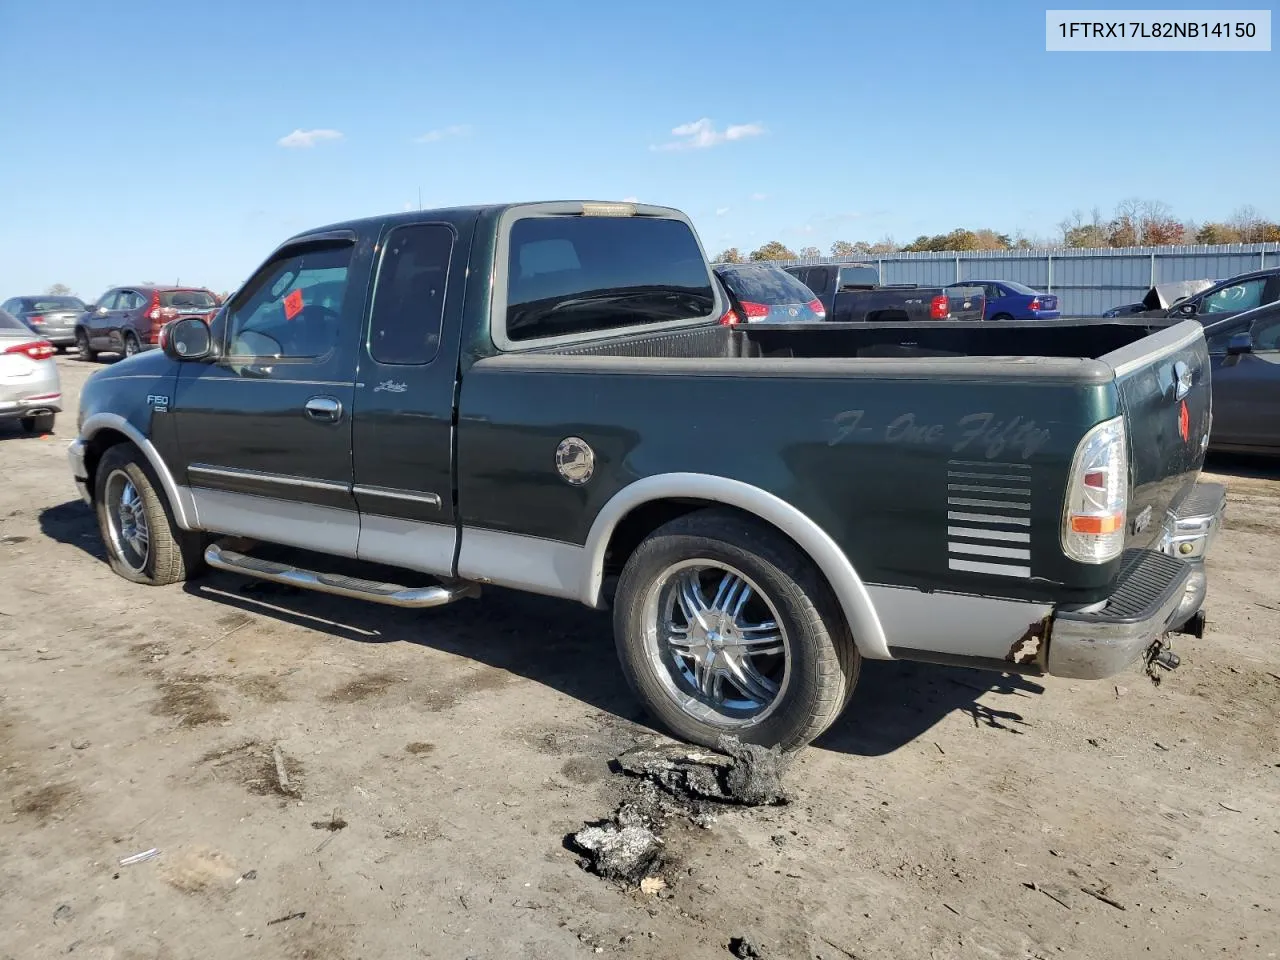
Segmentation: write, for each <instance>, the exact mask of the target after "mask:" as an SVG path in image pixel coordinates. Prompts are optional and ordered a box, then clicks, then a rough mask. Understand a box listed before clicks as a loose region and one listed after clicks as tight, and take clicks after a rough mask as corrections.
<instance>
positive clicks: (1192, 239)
mask: <svg viewBox="0 0 1280 960" xmlns="http://www.w3.org/2000/svg"><path fill="white" fill-rule="evenodd" d="M1058 231H1059V236H1058V237H1055V238H1053V239H1050V240H1046V239H1039V238H1035V237H1028V236H1024V235H1023V234H1021V233H1015V234H1013V235H1010V234H1007V233H999V232H997V231H995V230H992V229H989V228H983V229H980V230H970V229H967V228H965V227H959V228H957V229H955V230H952V231H951V232H949V233H939V234H934V235H933V236H929V235H928V234H921V235H920V236H918V237H916V238H915V239H914V240H912V241H911V242H910V243H905V244H898V243H896V242H895V241H894V240H893V238H892V237H885V238H883V239H881V240H877V241H875V242H874V243H872V242H869V241H866V240H858V241H854V242H852V243H851V242H850V241H848V240H837V241H836V242H835V243H833V244H831V247H830V248H829V250H828V252H827V254H826V255H827V256H831V257H837V258H847V257H874V256H883V255H886V254H891V253H923V252H939V251H943V250H946V251H953V250H954V251H964V250H1029V249H1032V248H1033V247H1054V246H1061V247H1075V248H1096V247H1142V246H1166V245H1170V244H1192V243H1195V244H1219V243H1267V242H1280V223H1276V222H1274V221H1271V220H1268V219H1266V218H1265V217H1263V216H1262V214H1260V213H1259V212H1258V211H1257V210H1256V209H1255V208H1253V207H1241V208H1239V209H1238V210H1236V212H1235V213H1233V214H1232V215H1231V216H1230V217H1229V218H1227V219H1225V220H1213V221H1208V222H1206V223H1195V222H1194V221H1191V220H1181V219H1179V218H1177V217H1175V216H1174V215H1173V211H1172V209H1171V208H1170V207H1169V205H1168V204H1166V203H1164V202H1162V201H1159V200H1124V201H1121V202H1120V203H1119V204H1117V205H1116V208H1115V210H1114V211H1113V213H1112V214H1111V216H1110V217H1105V216H1103V214H1102V211H1101V210H1099V209H1098V208H1097V207H1094V208H1093V210H1092V211H1090V213H1088V214H1085V213H1084V212H1083V211H1081V210H1076V211H1073V212H1072V213H1071V215H1070V216H1069V217H1066V218H1065V219H1063V220H1062V222H1060V223H1059V224H1058ZM821 256H823V252H822V251H821V250H820V249H818V248H817V247H814V246H808V247H801V248H800V250H799V251H796V250H793V249H791V248H790V247H788V246H787V245H786V244H784V243H782V242H781V241H779V240H770V241H769V242H768V243H766V244H763V245H761V246H759V247H757V248H756V249H755V250H752V251H750V252H749V253H747V254H745V255H744V254H743V253H742V251H741V250H740V249H739V248H737V247H729V248H728V249H726V250H723V251H721V253H720V255H719V256H718V257H716V262H717V263H743V262H746V261H750V260H755V261H758V260H798V259H802V258H812V257H821Z"/></svg>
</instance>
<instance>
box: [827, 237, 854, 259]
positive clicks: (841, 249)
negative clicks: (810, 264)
mask: <svg viewBox="0 0 1280 960" xmlns="http://www.w3.org/2000/svg"><path fill="white" fill-rule="evenodd" d="M855 252H856V251H855V250H854V245H853V244H852V243H850V242H849V241H848V240H837V241H836V242H835V243H833V244H832V245H831V256H833V257H852V256H853V255H854V253H855Z"/></svg>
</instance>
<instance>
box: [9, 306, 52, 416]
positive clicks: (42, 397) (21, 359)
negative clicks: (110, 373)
mask: <svg viewBox="0 0 1280 960" xmlns="http://www.w3.org/2000/svg"><path fill="white" fill-rule="evenodd" d="M57 352H58V351H57V348H56V347H54V346H53V344H51V343H49V341H47V340H42V339H40V337H39V336H38V335H37V334H34V333H32V332H31V331H30V330H29V329H28V328H27V327H26V326H25V325H24V324H22V323H21V322H19V321H18V320H17V319H16V318H15V317H14V316H13V315H12V314H8V313H5V312H4V311H3V310H0V420H18V421H20V422H21V423H22V429H24V430H26V431H27V432H28V433H52V432H53V420H54V416H55V415H56V414H57V413H58V412H59V411H60V410H61V409H62V386H61V384H60V383H59V381H58V366H57V364H56V363H54V360H53V357H54V355H55V354H56V353H57Z"/></svg>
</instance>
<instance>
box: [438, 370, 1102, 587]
mask: <svg viewBox="0 0 1280 960" xmlns="http://www.w3.org/2000/svg"><path fill="white" fill-rule="evenodd" d="M558 359H560V358H555V357H545V358H541V359H538V358H523V357H519V356H511V355H509V356H505V357H495V358H492V359H490V360H482V361H480V362H478V363H476V364H474V365H473V366H471V367H470V368H469V370H468V372H467V374H466V376H465V378H464V380H463V385H462V392H461V402H460V414H459V428H458V491H459V494H458V495H459V510H460V514H461V521H462V523H463V524H464V525H465V526H468V527H482V528H487V529H492V530H498V531H504V532H510V533H519V534H524V535H530V536H536V537H541V538H546V539H550V540H555V541H561V542H566V543H572V544H582V543H584V542H585V540H586V538H587V535H588V532H589V530H590V527H591V524H592V522H593V520H594V519H595V517H596V515H597V514H598V513H599V511H600V510H601V508H602V507H603V506H604V504H605V503H607V502H608V500H609V499H610V498H611V497H612V496H613V495H614V494H615V493H617V492H618V491H619V490H621V489H622V488H623V487H625V486H626V485H628V484H630V483H632V482H634V481H636V480H638V479H640V478H643V477H647V476H651V475H655V474H662V473H674V472H693V473H705V474H711V475H715V476H723V477H728V478H732V479H735V480H740V481H743V482H747V483H750V484H753V485H755V486H757V487H760V488H761V489H763V490H766V491H768V492H770V493H772V494H774V495H776V496H778V497H780V498H782V499H783V500H786V501H787V502H789V503H791V504H792V505H794V506H796V507H797V508H798V509H800V510H801V511H802V512H803V513H805V514H806V515H808V516H809V517H810V518H811V519H813V520H814V521H815V522H816V523H817V524H818V525H819V526H820V527H822V528H823V529H824V530H825V531H826V532H827V533H828V534H829V535H830V536H831V537H832V538H833V539H834V540H835V541H836V542H837V544H839V545H840V547H841V548H842V549H843V550H844V551H845V552H846V554H847V555H848V556H849V557H850V559H851V561H852V562H853V564H854V566H855V568H856V569H857V570H858V573H859V575H860V576H861V578H862V579H863V580H864V582H867V583H883V584H893V585H910V586H916V587H919V588H922V589H925V590H935V589H941V590H953V591H958V592H971V593H978V594H985V595H993V596H1007V597H1015V598H1026V599H1038V600H1043V599H1055V600H1074V601H1079V602H1089V601H1091V600H1094V599H1100V598H1101V597H1103V596H1105V595H1106V589H1107V585H1108V584H1109V582H1110V580H1111V578H1112V576H1113V575H1114V572H1115V571H1114V569H1113V565H1111V564H1104V565H1100V566H1087V565H1082V564H1076V563H1073V562H1071V561H1068V560H1067V559H1066V557H1065V556H1064V555H1063V554H1062V551H1061V548H1060V545H1059V537H1060V525H1061V519H1062V498H1063V492H1064V486H1065V481H1066V477H1067V473H1068V468H1069V464H1070V462H1071V459H1072V456H1073V454H1074V451H1075V447H1076V444H1077V443H1078V441H1079V439H1080V437H1081V436H1082V435H1083V433H1084V432H1085V430H1086V429H1088V427H1090V426H1092V425H1093V424H1095V423H1098V422H1100V421H1102V420H1105V419H1107V418H1108V417H1110V416H1114V412H1115V409H1116V396H1115V392H1114V385H1113V383H1112V382H1111V381H1110V379H1104V378H1102V377H1101V376H1100V375H1099V374H1098V370H1097V368H1098V366H1099V365H1097V364H1093V366H1092V367H1090V368H1089V369H1090V370H1091V371H1092V372H1091V373H1090V375H1089V376H1082V377H1079V378H1073V377H1063V378H1058V379H1054V378H1050V377H1044V376H1032V375H1031V373H1030V369H1031V367H1032V364H1033V363H1034V362H1033V361H1028V362H1025V363H1023V364H1022V367H1023V369H1027V370H1028V375H1027V376H1026V377H1025V378H1020V377H1018V376H1005V377H1004V378H1000V377H997V376H996V375H993V374H991V373H989V372H988V373H987V374H986V375H977V374H975V375H972V376H967V377H956V378H951V379H949V378H947V377H945V376H941V377H940V376H938V375H937V370H938V369H939V367H938V366H937V365H933V366H931V367H930V369H929V371H928V373H927V374H926V373H925V368H924V365H920V366H917V367H915V368H914V369H916V370H918V371H920V372H919V373H917V374H916V375H915V376H912V375H910V373H907V372H905V371H907V370H909V369H911V368H910V367H909V366H908V365H906V364H902V363H900V362H898V363H897V366H892V364H893V363H894V362H892V361H888V362H878V361H863V362H860V363H857V364H845V365H844V366H842V367H841V366H838V365H837V364H832V363H829V362H828V363H825V365H824V364H823V363H808V362H804V361H783V362H781V363H778V364H771V363H770V362H768V361H761V360H747V361H742V360H723V361H711V362H706V361H688V362H686V361H680V360H662V361H651V360H636V361H629V363H628V364H627V365H626V367H625V370H624V369H622V367H621V366H620V365H618V364H614V365H612V368H611V369H609V370H604V369H598V370H593V369H591V368H590V366H589V365H587V364H583V363H572V364H570V363H565V364H559V363H556V362H555V361H556V360H558ZM564 359H572V360H582V359H583V358H564ZM615 359H616V358H615ZM915 362H916V363H917V364H920V361H915ZM877 363H881V367H880V369H885V370H889V369H892V370H894V371H896V372H895V373H894V374H893V375H891V376H872V375H868V374H866V373H865V371H866V370H868V369H875V368H876V364H877ZM1005 363H1006V365H1007V364H1008V363H1010V361H1005ZM1060 363H1066V364H1069V363H1071V362H1070V361H1062V362H1060ZM1078 363H1079V364H1080V369H1081V370H1084V369H1085V368H1086V366H1087V365H1088V364H1091V363H1092V362H1091V361H1079V362H1078ZM602 366H603V365H602ZM855 368H857V369H859V370H862V371H864V372H863V373H860V374H854V373H852V372H851V371H853V370H854V369H855ZM953 368H954V365H953ZM980 368H981V365H980V364H979V365H975V366H973V368H972V369H980ZM802 370H803V371H804V372H801V371H802ZM785 371H794V372H785ZM844 371H850V372H844ZM569 436H577V437H581V438H583V439H585V440H586V441H587V442H588V443H589V444H590V445H591V447H592V448H593V449H594V451H595V455H596V473H595V475H594V477H593V479H592V480H591V481H590V482H589V483H587V484H585V485H583V486H578V487H575V486H570V485H569V484H567V483H566V482H565V481H564V480H562V479H561V478H560V476H559V475H558V473H557V471H556V467H555V450H556V447H557V445H558V444H559V443H560V441H561V440H562V439H564V438H565V437H569ZM969 475H977V476H978V477H979V478H980V479H979V480H978V481H977V482H978V484H979V485H988V486H991V487H994V488H998V489H999V490H1004V491H1008V492H1004V493H1000V492H997V493H995V494H990V493H988V494H982V495H979V494H974V493H971V492H967V491H965V490H962V489H957V488H958V487H964V486H971V485H974V483H975V481H974V480H973V479H972V476H969ZM1002 476H1012V477H1015V478H1017V479H1015V480H1013V481H1010V482H1004V481H1001V480H1000V479H999V478H1000V477H1002ZM1024 478H1025V479H1024ZM1024 491H1025V493H1024ZM972 500H987V501H989V502H990V506H971V505H967V504H966V503H964V502H963V501H972ZM956 501H962V502H960V503H957V502H956ZM984 512H986V513H990V514H996V515H1000V514H1013V515H1015V516H1019V517H1025V518H1026V519H1027V520H1028V525H1026V526H1025V527H1022V528H1019V529H1026V530H1027V531H1029V532H1030V535H1031V536H1030V543H1029V545H1028V549H1029V558H1028V559H1027V560H1025V561H1017V564H1018V565H1023V564H1025V566H1026V567H1027V568H1028V569H1027V572H1026V574H1018V575H1001V574H995V575H993V574H991V573H978V572H971V571H964V570H959V569H957V568H956V565H955V561H956V560H957V559H964V558H963V557H960V556H959V555H958V554H956V553H955V552H953V550H952V545H951V540H950V539H949V533H948V529H949V527H950V526H953V525H954V522H955V521H954V520H953V517H954V516H955V515H956V514H963V513H970V514H982V513H984ZM968 559H970V560H972V559H974V558H972V557H969V558H968ZM1008 563H1009V564H1013V563H1014V562H1013V561H1009V562H1008Z"/></svg>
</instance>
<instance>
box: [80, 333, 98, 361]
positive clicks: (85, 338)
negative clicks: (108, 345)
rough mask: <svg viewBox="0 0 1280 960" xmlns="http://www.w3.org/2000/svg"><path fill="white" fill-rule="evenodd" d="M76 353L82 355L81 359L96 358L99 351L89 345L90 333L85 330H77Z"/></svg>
mask: <svg viewBox="0 0 1280 960" xmlns="http://www.w3.org/2000/svg"><path fill="white" fill-rule="evenodd" d="M76 353H78V354H79V355H80V359H81V360H96V359H97V358H98V351H97V350H95V349H93V347H91V346H89V334H87V333H85V331H84V330H77V331H76Z"/></svg>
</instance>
